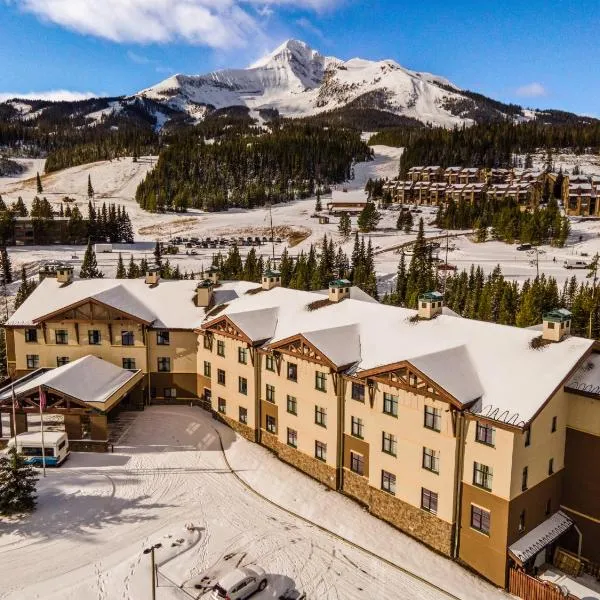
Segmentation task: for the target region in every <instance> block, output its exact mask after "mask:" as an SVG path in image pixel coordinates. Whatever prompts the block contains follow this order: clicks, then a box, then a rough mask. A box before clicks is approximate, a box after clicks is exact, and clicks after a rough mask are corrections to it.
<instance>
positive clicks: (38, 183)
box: [35, 172, 44, 194]
mask: <svg viewBox="0 0 600 600" xmlns="http://www.w3.org/2000/svg"><path fill="white" fill-rule="evenodd" d="M35 185H36V189H37V193H38V194H41V193H42V192H43V191H44V188H43V187H42V179H41V177H40V174H39V172H38V173H37V174H36V176H35Z"/></svg>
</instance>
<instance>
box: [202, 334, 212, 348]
mask: <svg viewBox="0 0 600 600" xmlns="http://www.w3.org/2000/svg"><path fill="white" fill-rule="evenodd" d="M211 342H212V340H211V338H210V336H209V335H205V336H204V340H203V342H202V345H203V347H204V349H205V350H212V343H211Z"/></svg>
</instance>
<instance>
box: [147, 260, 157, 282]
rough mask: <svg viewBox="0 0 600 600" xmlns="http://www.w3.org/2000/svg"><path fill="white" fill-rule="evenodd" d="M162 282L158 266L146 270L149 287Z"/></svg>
mask: <svg viewBox="0 0 600 600" xmlns="http://www.w3.org/2000/svg"><path fill="white" fill-rule="evenodd" d="M159 281H160V267H159V266H158V265H148V269H147V270H146V283H147V284H148V285H158V282H159Z"/></svg>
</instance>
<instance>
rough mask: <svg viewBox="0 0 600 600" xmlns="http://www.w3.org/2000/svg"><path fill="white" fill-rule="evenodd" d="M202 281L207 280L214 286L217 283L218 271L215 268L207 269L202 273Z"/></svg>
mask: <svg viewBox="0 0 600 600" xmlns="http://www.w3.org/2000/svg"><path fill="white" fill-rule="evenodd" d="M202 279H204V280H206V279H208V280H209V281H211V282H212V283H213V285H216V284H217V283H219V269H217V267H209V268H208V269H206V271H202Z"/></svg>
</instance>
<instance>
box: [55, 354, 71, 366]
mask: <svg viewBox="0 0 600 600" xmlns="http://www.w3.org/2000/svg"><path fill="white" fill-rule="evenodd" d="M68 364H69V357H68V356H57V357H56V366H57V367H63V366H64V365H68Z"/></svg>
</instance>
